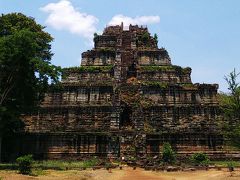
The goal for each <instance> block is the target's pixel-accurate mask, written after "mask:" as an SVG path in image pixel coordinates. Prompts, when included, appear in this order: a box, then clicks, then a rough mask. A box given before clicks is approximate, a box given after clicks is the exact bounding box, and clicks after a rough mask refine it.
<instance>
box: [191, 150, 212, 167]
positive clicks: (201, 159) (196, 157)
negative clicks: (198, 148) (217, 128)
mask: <svg viewBox="0 0 240 180" xmlns="http://www.w3.org/2000/svg"><path fill="white" fill-rule="evenodd" d="M190 160H191V161H192V162H193V163H194V164H195V165H207V164H209V158H208V155H206V154H204V153H195V154H193V155H192V156H191V158H190Z"/></svg>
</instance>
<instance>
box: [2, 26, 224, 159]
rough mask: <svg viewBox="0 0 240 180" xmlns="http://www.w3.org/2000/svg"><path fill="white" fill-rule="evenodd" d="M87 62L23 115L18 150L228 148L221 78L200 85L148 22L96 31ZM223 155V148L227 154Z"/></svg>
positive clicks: (45, 153) (96, 152)
mask: <svg viewBox="0 0 240 180" xmlns="http://www.w3.org/2000/svg"><path fill="white" fill-rule="evenodd" d="M94 36H95V37H94V48H93V49H92V50H88V51H86V52H84V53H82V61H81V66H79V67H70V68H65V69H64V73H63V77H62V81H61V84H62V88H59V89H56V90H53V91H51V92H49V93H47V94H46V96H45V99H44V101H43V102H42V104H41V107H40V109H39V110H38V111H36V112H31V113H29V114H26V115H24V116H23V120H24V123H25V130H24V131H23V132H21V133H19V141H18V145H16V146H15V148H14V149H12V150H11V151H10V150H9V149H8V147H7V146H6V147H5V150H6V149H8V150H6V151H7V152H8V154H10V153H12V154H14V153H13V152H18V154H19V153H20V154H21V153H25V154H26V153H32V154H34V155H35V157H37V158H52V159H54V158H56V159H57V158H75V159H78V158H81V157H83V156H84V157H86V156H109V155H111V156H114V157H122V156H124V157H125V158H133V157H134V158H140V157H146V156H151V155H156V154H159V152H160V151H161V147H162V144H163V143H164V142H169V143H170V144H172V146H173V148H174V149H175V151H176V152H177V153H178V155H179V156H182V155H186V154H190V153H193V152H196V151H204V152H206V153H208V154H209V155H210V156H211V155H213V154H214V155H215V157H216V154H219V153H220V152H221V150H222V144H223V142H222V136H221V135H220V134H219V132H218V128H217V124H216V121H217V119H218V118H219V112H218V111H219V110H218V109H219V106H218V102H217V99H216V95H217V89H218V85H217V84H198V83H196V84H193V83H192V81H191V68H189V67H186V68H182V67H180V66H176V65H173V64H172V62H171V58H170V57H169V54H168V52H167V50H166V49H164V48H158V45H157V44H158V42H157V41H158V40H157V37H156V36H154V37H153V36H151V34H150V33H149V32H148V29H147V28H146V27H143V26H141V27H139V26H132V25H130V26H129V27H127V28H126V27H123V25H121V26H109V27H106V28H105V29H104V31H103V33H102V35H97V34H95V35H94ZM220 155H221V153H220Z"/></svg>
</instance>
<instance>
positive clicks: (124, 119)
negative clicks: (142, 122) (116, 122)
mask: <svg viewBox="0 0 240 180" xmlns="http://www.w3.org/2000/svg"><path fill="white" fill-rule="evenodd" d="M132 127H133V123H132V108H131V107H129V106H125V107H123V110H122V112H121V115H120V129H125V128H132Z"/></svg>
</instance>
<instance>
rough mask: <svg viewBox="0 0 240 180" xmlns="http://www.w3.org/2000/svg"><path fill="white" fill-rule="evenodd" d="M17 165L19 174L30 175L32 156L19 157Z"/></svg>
mask: <svg viewBox="0 0 240 180" xmlns="http://www.w3.org/2000/svg"><path fill="white" fill-rule="evenodd" d="M16 161H17V163H18V170H19V172H20V173H21V174H30V173H31V168H32V164H33V157H32V155H30V154H29V155H25V156H20V157H18V158H17V159H16Z"/></svg>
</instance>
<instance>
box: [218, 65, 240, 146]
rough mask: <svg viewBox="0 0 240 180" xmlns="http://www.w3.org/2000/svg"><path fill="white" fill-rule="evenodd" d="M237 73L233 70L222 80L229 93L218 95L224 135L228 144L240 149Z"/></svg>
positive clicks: (239, 96) (239, 109)
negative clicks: (224, 81)
mask: <svg viewBox="0 0 240 180" xmlns="http://www.w3.org/2000/svg"><path fill="white" fill-rule="evenodd" d="M238 76H239V73H236V70H235V69H234V70H233V71H232V72H231V73H230V74H229V75H227V76H225V77H224V79H225V80H226V82H227V83H228V89H229V90H230V93H221V94H219V103H220V108H221V110H222V112H223V118H224V123H223V125H224V127H223V130H224V135H225V137H226V138H227V139H229V140H230V144H231V145H234V146H237V147H240V86H239V83H238V80H237V78H238Z"/></svg>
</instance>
